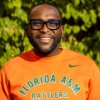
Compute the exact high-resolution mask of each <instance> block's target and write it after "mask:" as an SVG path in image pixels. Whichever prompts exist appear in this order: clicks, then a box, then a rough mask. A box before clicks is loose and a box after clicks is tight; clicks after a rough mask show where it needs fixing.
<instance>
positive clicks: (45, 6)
mask: <svg viewBox="0 0 100 100" xmlns="http://www.w3.org/2000/svg"><path fill="white" fill-rule="evenodd" d="M42 10H43V11H44V13H45V11H47V10H48V13H52V11H54V12H55V13H56V14H57V16H59V18H60V20H62V14H61V12H60V10H59V9H58V8H57V7H56V6H54V5H52V4H49V3H41V4H38V5H36V6H34V7H32V8H31V9H30V11H29V15H28V19H29V20H30V19H31V16H35V15H36V14H37V12H38V11H42ZM43 11H42V13H43Z"/></svg>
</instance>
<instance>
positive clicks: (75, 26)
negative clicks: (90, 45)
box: [73, 25, 80, 34]
mask: <svg viewBox="0 0 100 100" xmlns="http://www.w3.org/2000/svg"><path fill="white" fill-rule="evenodd" d="M79 31H80V27H79V26H78V25H74V26H73V32H74V33H75V34H77V33H79Z"/></svg>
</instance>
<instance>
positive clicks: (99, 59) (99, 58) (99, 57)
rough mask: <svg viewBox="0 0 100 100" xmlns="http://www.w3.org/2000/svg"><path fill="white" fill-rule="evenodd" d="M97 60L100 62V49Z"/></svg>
mask: <svg viewBox="0 0 100 100" xmlns="http://www.w3.org/2000/svg"><path fill="white" fill-rule="evenodd" d="M97 61H98V62H100V51H98V52H97Z"/></svg>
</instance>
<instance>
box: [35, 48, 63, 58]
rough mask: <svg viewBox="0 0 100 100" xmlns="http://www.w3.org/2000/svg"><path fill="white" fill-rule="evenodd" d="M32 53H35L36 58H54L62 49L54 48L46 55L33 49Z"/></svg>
mask: <svg viewBox="0 0 100 100" xmlns="http://www.w3.org/2000/svg"><path fill="white" fill-rule="evenodd" d="M33 51H34V53H35V54H36V55H38V56H40V57H51V56H55V55H57V54H59V53H61V51H62V48H59V47H57V48H55V49H54V50H53V51H51V52H48V53H45V52H40V51H38V50H36V49H33Z"/></svg>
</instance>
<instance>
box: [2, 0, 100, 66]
mask: <svg viewBox="0 0 100 100" xmlns="http://www.w3.org/2000/svg"><path fill="white" fill-rule="evenodd" d="M42 1H47V2H52V3H54V4H56V5H57V6H58V7H59V9H60V10H61V12H62V15H63V23H64V29H65V31H64V33H65V38H64V41H63V40H62V41H61V43H60V45H61V46H62V47H64V48H68V49H72V50H74V51H77V52H80V53H82V54H85V55H87V56H89V57H91V58H92V59H94V60H95V62H96V63H97V65H98V66H99V67H100V46H99V44H100V25H99V23H100V0H71V1H70V0H51V1H50V0H0V7H1V9H0V67H2V66H3V64H4V63H5V62H6V61H7V60H9V59H10V58H12V57H15V56H17V55H19V54H20V53H23V52H25V51H28V50H30V49H31V48H32V46H31V45H30V43H29V41H28V39H27V33H26V32H25V27H26V25H27V24H28V20H27V16H28V11H29V9H30V8H31V7H33V6H34V5H36V4H37V3H40V2H42Z"/></svg>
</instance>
